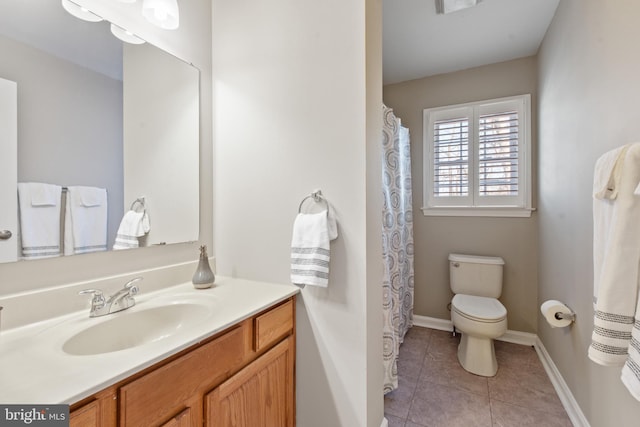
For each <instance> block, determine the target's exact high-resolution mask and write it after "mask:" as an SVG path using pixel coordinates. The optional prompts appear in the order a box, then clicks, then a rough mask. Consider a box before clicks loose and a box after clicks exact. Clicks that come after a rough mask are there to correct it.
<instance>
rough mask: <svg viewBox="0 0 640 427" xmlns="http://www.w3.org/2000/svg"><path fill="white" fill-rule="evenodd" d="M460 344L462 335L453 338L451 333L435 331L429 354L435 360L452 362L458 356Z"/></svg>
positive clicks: (428, 348)
mask: <svg viewBox="0 0 640 427" xmlns="http://www.w3.org/2000/svg"><path fill="white" fill-rule="evenodd" d="M459 344H460V334H456V336H455V337H454V336H452V335H451V332H447V331H433V332H432V334H431V339H430V340H429V347H427V354H428V355H429V356H431V357H432V358H433V359H437V360H441V359H445V360H451V359H454V358H456V357H458V356H457V354H458V345H459Z"/></svg>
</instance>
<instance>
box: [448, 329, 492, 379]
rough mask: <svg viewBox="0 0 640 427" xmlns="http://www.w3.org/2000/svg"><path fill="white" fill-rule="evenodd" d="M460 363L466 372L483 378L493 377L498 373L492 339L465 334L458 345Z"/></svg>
mask: <svg viewBox="0 0 640 427" xmlns="http://www.w3.org/2000/svg"><path fill="white" fill-rule="evenodd" d="M458 361H459V362H460V365H462V367H463V368H464V369H465V370H466V371H468V372H471V373H472V374H476V375H480V376H482V377H493V376H494V375H495V374H496V373H497V372H498V361H497V360H496V351H495V349H494V347H493V339H491V338H479V337H474V336H471V335H469V334H467V333H464V332H463V333H462V338H461V339H460V345H458Z"/></svg>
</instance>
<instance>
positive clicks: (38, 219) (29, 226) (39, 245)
mask: <svg viewBox="0 0 640 427" xmlns="http://www.w3.org/2000/svg"><path fill="white" fill-rule="evenodd" d="M61 197H62V187H60V186H59V185H53V184H44V183H38V182H21V183H18V201H19V206H20V231H21V234H22V258H23V259H38V258H47V257H54V256H60V203H61Z"/></svg>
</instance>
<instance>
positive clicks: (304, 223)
mask: <svg viewBox="0 0 640 427" xmlns="http://www.w3.org/2000/svg"><path fill="white" fill-rule="evenodd" d="M337 237H338V228H337V223H336V220H335V217H334V216H333V215H332V214H331V215H330V214H328V213H327V211H326V210H325V211H322V212H319V213H315V214H305V213H299V214H298V216H296V219H295V222H294V224H293V236H292V238H291V282H292V283H294V284H297V285H315V286H321V287H327V286H328V284H329V261H330V248H329V241H330V240H333V239H335V238H337Z"/></svg>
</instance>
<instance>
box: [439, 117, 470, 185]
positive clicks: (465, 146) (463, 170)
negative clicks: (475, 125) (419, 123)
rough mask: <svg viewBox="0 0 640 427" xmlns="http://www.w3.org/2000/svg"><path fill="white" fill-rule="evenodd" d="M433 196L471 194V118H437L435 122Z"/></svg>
mask: <svg viewBox="0 0 640 427" xmlns="http://www.w3.org/2000/svg"><path fill="white" fill-rule="evenodd" d="M433 159H434V161H433V164H434V167H433V187H434V188H433V195H434V196H435V197H453V196H468V195H469V118H468V117H463V118H454V119H445V120H439V121H436V122H435V123H434V125H433Z"/></svg>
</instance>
